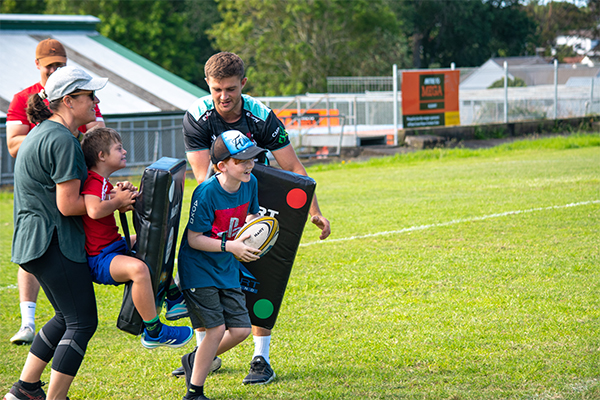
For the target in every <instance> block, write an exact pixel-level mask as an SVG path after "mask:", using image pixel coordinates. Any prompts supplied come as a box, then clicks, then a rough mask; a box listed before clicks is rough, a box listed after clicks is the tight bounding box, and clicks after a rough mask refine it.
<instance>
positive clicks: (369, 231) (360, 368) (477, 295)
mask: <svg viewBox="0 0 600 400" xmlns="http://www.w3.org/2000/svg"><path fill="white" fill-rule="evenodd" d="M309 174H310V175H311V176H312V177H313V178H315V180H316V181H317V183H318V186H317V194H318V196H319V202H320V204H321V208H322V210H323V212H324V213H325V215H326V216H327V217H328V218H329V219H330V221H331V223H332V229H333V233H332V235H331V240H328V241H324V242H319V241H318V231H317V229H315V228H314V227H312V226H307V227H306V229H305V232H304V237H303V239H302V245H301V247H300V249H299V251H298V255H297V258H296V263H295V265H294V269H293V271H292V275H291V277H290V282H289V284H288V288H287V291H286V297H285V300H284V302H283V305H282V309H281V312H280V314H279V319H278V321H277V325H276V327H275V329H274V331H273V341H272V349H271V359H272V363H273V367H274V369H275V371H276V373H277V379H276V380H275V381H274V383H272V384H270V385H268V386H264V387H246V386H242V385H241V380H242V378H243V377H244V376H245V375H246V373H247V370H248V363H249V361H250V358H251V355H252V351H253V344H252V342H251V340H247V341H245V342H244V343H242V344H241V345H240V346H239V347H237V348H235V349H233V350H232V351H230V352H229V353H227V354H225V355H223V357H222V358H223V368H222V370H221V371H220V372H218V373H216V374H214V375H211V376H210V377H209V378H208V380H207V387H206V388H207V394H208V395H209V397H211V398H213V399H348V398H369V399H454V400H463V399H600V268H599V266H600V251H599V243H600V202H598V201H599V200H600V136H599V135H597V134H593V135H573V136H569V137H556V138H552V139H539V140H527V141H522V142H514V143H510V144H506V145H503V146H499V147H496V148H493V149H485V150H465V149H453V150H447V149H436V150H431V151H423V152H417V153H412V154H406V155H400V156H394V157H386V158H380V159H372V160H370V161H368V162H363V163H354V162H347V161H346V162H343V163H342V162H340V163H337V164H329V165H323V166H317V167H313V168H310V169H309ZM192 190H193V184H192V182H191V181H187V182H186V197H185V202H184V211H185V212H186V213H187V210H189V197H190V196H191V191H192ZM569 204H572V206H569V207H566V205H569ZM510 212H515V213H510ZM0 213H1V214H0V226H2V229H0V246H1V249H3V250H2V251H1V252H0V301H1V303H2V305H3V307H2V308H1V309H0V321H2V322H1V323H0V359H1V360H2V362H1V363H0V390H5V391H7V390H8V388H9V387H10V385H11V384H12V383H13V382H14V381H15V380H16V379H17V378H18V376H19V372H20V370H21V367H22V365H23V362H24V360H25V357H26V354H27V351H28V348H27V347H16V346H13V345H10V343H9V342H8V339H9V338H10V336H11V335H12V334H14V332H15V331H16V330H17V329H18V326H19V321H20V316H19V308H18V293H17V289H16V285H15V283H16V271H17V267H16V266H15V265H14V264H11V263H10V261H9V259H10V255H9V253H10V241H11V234H12V194H10V193H6V192H0ZM503 213H505V214H503ZM382 232H390V233H387V234H381V233H382ZM353 237H355V238H354V239H353ZM96 295H97V299H98V307H99V316H100V325H99V328H98V331H97V333H96V335H95V336H94V338H93V339H92V341H91V342H90V346H89V348H88V352H87V354H86V358H85V360H84V363H83V365H82V368H81V370H80V372H79V374H78V376H77V378H76V379H75V382H74V384H73V386H72V388H71V392H70V394H69V395H70V397H71V399H179V398H181V397H182V396H183V394H184V393H185V389H184V386H185V384H184V381H183V380H177V379H175V378H172V377H170V376H169V373H170V371H171V370H172V369H173V368H175V367H177V366H178V365H179V364H178V363H179V357H180V356H181V355H182V354H183V353H185V352H187V351H190V350H191V349H192V347H193V345H192V344H189V345H188V346H187V347H186V348H184V349H179V350H172V349H157V350H153V351H148V350H145V349H143V348H142V347H141V346H140V344H139V338H135V337H133V336H131V335H128V334H125V333H122V332H120V331H118V330H117V328H116V327H115V322H116V318H117V314H118V310H119V307H120V302H121V295H122V290H121V289H120V288H113V287H106V286H96ZM51 315H52V310H51V308H50V307H49V305H48V302H47V300H46V299H45V296H43V295H41V296H40V301H39V306H38V313H37V323H38V328H39V327H40V326H42V324H43V322H44V321H45V320H47V319H48V318H50V317H51ZM181 323H182V324H183V323H185V322H183V321H182V322H181ZM43 379H45V380H48V379H49V372H45V374H44V378H43Z"/></svg>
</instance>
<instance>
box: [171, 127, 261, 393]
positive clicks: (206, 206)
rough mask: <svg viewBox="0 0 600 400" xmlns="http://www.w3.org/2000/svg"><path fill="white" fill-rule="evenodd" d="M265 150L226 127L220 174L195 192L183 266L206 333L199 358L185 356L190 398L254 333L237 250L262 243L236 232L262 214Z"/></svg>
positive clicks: (247, 256)
mask: <svg viewBox="0 0 600 400" xmlns="http://www.w3.org/2000/svg"><path fill="white" fill-rule="evenodd" d="M265 151H266V150H264V149H262V148H260V147H258V146H256V145H254V143H252V141H251V140H250V139H249V138H248V137H246V136H244V135H243V134H242V133H241V132H239V131H235V130H231V131H227V132H224V133H223V134H221V135H220V136H218V137H217V138H216V140H215V142H214V143H213V145H212V146H211V149H210V156H211V161H212V163H213V168H214V169H215V172H216V175H214V176H213V177H211V178H210V179H208V180H206V181H204V182H203V183H202V184H200V185H199V186H198V187H197V188H196V189H195V190H194V194H193V196H192V204H191V207H190V219H189V222H188V225H187V227H186V230H185V232H184V234H183V240H182V243H181V248H180V250H179V257H178V268H179V277H180V285H181V289H182V291H183V295H184V297H185V301H186V304H187V308H188V312H189V316H190V320H191V322H192V326H193V328H194V329H196V328H205V329H206V336H205V337H204V340H203V341H202V343H201V344H200V346H199V347H198V350H197V351H196V353H195V358H194V359H193V360H192V359H191V358H192V357H194V353H191V354H190V355H186V356H184V357H183V358H182V364H183V367H184V369H185V374H186V378H187V380H188V391H187V393H186V395H185V396H184V397H183V399H184V400H191V399H207V397H206V396H204V382H205V380H206V376H207V375H208V372H209V369H210V366H211V363H212V362H213V359H214V358H215V356H216V355H217V354H221V353H224V352H225V351H227V350H229V349H231V348H233V347H234V346H236V345H238V344H239V343H241V342H243V341H244V340H245V339H246V337H248V335H249V334H250V330H251V326H252V325H251V323H250V316H249V315H248V310H247V309H246V300H245V296H244V294H243V293H242V290H241V287H240V275H239V267H240V262H239V261H237V260H236V259H235V257H234V256H236V257H237V258H238V259H240V260H242V261H244V262H250V261H255V260H258V258H259V256H257V255H256V254H255V253H258V249H255V248H252V247H249V246H246V245H245V244H244V242H243V241H244V240H246V239H247V238H248V237H250V235H249V234H248V235H244V236H242V237H240V238H238V239H235V236H236V234H237V232H238V231H239V230H240V229H241V228H242V226H243V225H244V223H245V222H247V221H250V220H252V219H254V218H256V217H258V212H259V206H258V184H257V181H256V178H255V177H254V175H252V174H251V172H252V169H253V168H254V159H255V158H256V157H257V156H258V155H259V154H261V153H263V152H265ZM234 239H235V240H234Z"/></svg>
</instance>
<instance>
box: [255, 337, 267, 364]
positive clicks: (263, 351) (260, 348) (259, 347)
mask: <svg viewBox="0 0 600 400" xmlns="http://www.w3.org/2000/svg"><path fill="white" fill-rule="evenodd" d="M253 338H254V355H253V356H252V358H254V357H256V356H262V358H264V359H265V361H266V362H267V363H268V364H271V361H270V360H269V349H270V348H271V335H269V336H254V337H253Z"/></svg>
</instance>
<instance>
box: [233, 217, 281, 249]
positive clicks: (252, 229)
mask: <svg viewBox="0 0 600 400" xmlns="http://www.w3.org/2000/svg"><path fill="white" fill-rule="evenodd" d="M248 234H249V235H250V237H249V238H248V239H246V240H244V244H246V245H247V246H250V247H254V248H255V249H259V250H260V252H259V253H257V254H258V255H260V256H261V257H262V256H264V255H265V254H267V252H268V251H269V250H271V248H272V247H273V246H274V245H275V242H276V241H277V238H278V237H279V222H277V220H276V219H275V218H273V217H260V218H255V219H253V220H252V221H250V222H247V223H246V224H245V225H244V226H242V228H241V229H240V230H239V232H238V233H237V235H235V239H238V238H240V237H242V236H244V235H248ZM236 258H237V257H236Z"/></svg>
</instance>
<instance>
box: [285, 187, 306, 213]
mask: <svg viewBox="0 0 600 400" xmlns="http://www.w3.org/2000/svg"><path fill="white" fill-rule="evenodd" d="M306 197H307V196H306V192H305V191H304V190H302V189H298V188H296V189H292V190H290V191H289V192H288V194H287V197H286V201H287V203H288V205H289V206H290V207H292V208H296V209H298V208H302V207H303V206H304V205H305V204H306Z"/></svg>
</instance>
